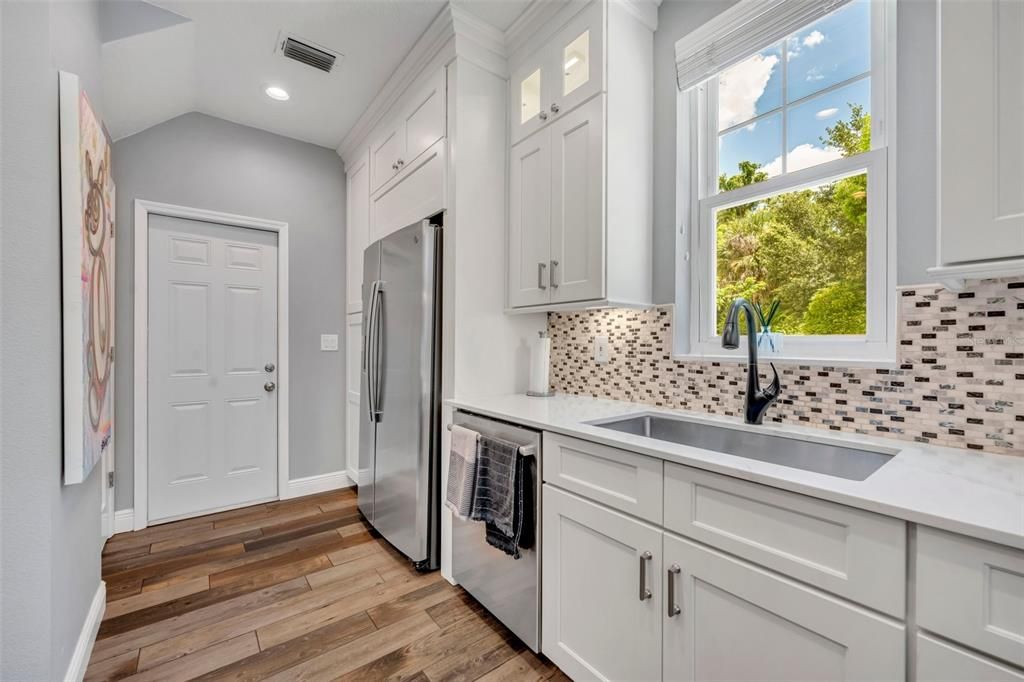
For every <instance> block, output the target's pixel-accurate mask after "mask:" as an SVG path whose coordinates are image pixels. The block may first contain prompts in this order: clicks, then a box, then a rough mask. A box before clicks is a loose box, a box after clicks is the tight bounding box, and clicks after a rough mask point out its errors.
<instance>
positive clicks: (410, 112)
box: [370, 69, 445, 193]
mask: <svg viewBox="0 0 1024 682" xmlns="http://www.w3.org/2000/svg"><path fill="white" fill-rule="evenodd" d="M444 83H445V78H444V69H438V70H437V72H436V73H433V74H430V76H429V78H427V79H426V80H425V81H424V82H423V84H422V85H420V87H419V88H418V89H413V90H410V92H409V93H408V94H407V95H405V97H404V99H403V100H402V102H401V103H400V104H399V105H398V107H397V114H396V115H395V117H394V118H393V119H392V120H391V123H390V125H385V126H383V127H382V128H381V130H380V132H379V133H378V134H377V136H376V137H375V138H374V141H373V142H372V143H371V144H370V163H371V168H372V175H373V183H372V186H371V191H372V192H374V193H375V192H377V190H379V189H380V188H381V187H382V186H383V185H384V184H385V183H386V182H388V181H389V180H391V179H392V178H394V177H396V176H398V175H401V174H402V173H403V172H405V171H406V170H407V169H408V168H410V167H411V165H412V163H413V162H414V161H415V160H416V158H417V157H419V155H420V154H422V153H423V152H425V151H427V150H428V149H430V148H431V147H432V146H433V145H434V143H435V142H437V141H438V140H440V139H441V138H443V137H444V135H445V91H444Z"/></svg>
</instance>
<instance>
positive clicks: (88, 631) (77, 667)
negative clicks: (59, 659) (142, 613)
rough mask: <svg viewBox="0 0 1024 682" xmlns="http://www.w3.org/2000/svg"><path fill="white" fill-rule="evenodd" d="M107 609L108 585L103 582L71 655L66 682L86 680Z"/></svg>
mask: <svg viewBox="0 0 1024 682" xmlns="http://www.w3.org/2000/svg"><path fill="white" fill-rule="evenodd" d="M106 608H107V584H106V583H105V582H103V581H102V580H101V581H100V586H99V587H97V588H96V594H94V595H93V596H92V604H91V605H90V606H89V613H88V614H86V616H85V622H84V623H82V631H81V632H80V633H79V635H78V643H77V644H75V651H74V652H73V653H72V654H71V662H70V663H68V670H67V672H66V673H65V674H64V682H82V680H83V679H85V669H86V667H88V665H89V656H91V655H92V645H93V643H94V642H95V641H96V633H97V632H99V629H100V621H101V620H103V611H104V610H105V609H106Z"/></svg>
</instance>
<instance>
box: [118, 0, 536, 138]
mask: <svg viewBox="0 0 1024 682" xmlns="http://www.w3.org/2000/svg"><path fill="white" fill-rule="evenodd" d="M457 1H458V2H459V4H460V5H461V6H462V7H465V8H466V9H468V10H469V11H471V12H473V13H474V14H476V15H477V16H478V17H479V18H481V19H483V20H484V21H486V22H488V23H490V24H492V25H494V26H496V27H497V28H499V29H502V30H504V29H505V28H506V27H507V26H508V25H509V24H511V23H512V21H513V20H514V19H515V18H516V17H518V16H519V14H521V13H522V11H523V10H524V9H525V8H526V6H527V5H528V4H529V3H530V1H531V0H457ZM444 4H445V0H260V1H253V0H248V1H244V2H241V1H239V0H154V2H152V5H156V6H157V8H160V9H163V10H167V11H169V12H173V13H175V14H177V15H180V16H181V17H185V18H186V19H188V20H189V21H184V22H182V21H180V20H176V19H174V18H169V19H168V20H161V19H160V18H159V17H156V18H154V17H153V16H152V14H153V13H154V12H155V13H159V9H157V8H152V7H150V8H141V10H145V11H141V10H140V8H139V7H138V6H139V5H146V3H143V2H140V0H128V1H127V2H125V1H123V0H120V1H118V2H116V3H115V4H113V5H112V7H113V8H114V9H113V10H112V11H111V14H112V15H118V16H120V23H119V25H118V26H117V27H116V29H111V30H110V31H107V32H106V34H107V35H113V36H125V37H118V38H117V39H115V40H111V41H110V42H106V43H104V45H103V97H104V112H105V117H106V123H107V127H108V128H109V130H110V133H111V135H112V136H113V138H114V139H115V140H117V139H121V138H123V137H127V136H129V135H133V134H135V133H137V132H140V131H142V130H145V129H146V128H149V127H151V126H154V125H156V124H158V123H162V122H164V121H167V120H169V119H171V118H174V117H175V116H178V115H180V114H183V113H186V112H189V111H200V112H202V113H205V114H210V115H212V116H217V117H220V118H223V119H227V120H229V121H235V122H237V123H242V124H244V125H248V126H253V127H255V128H261V129H263V130H267V131H270V132H273V133H277V134H280V135H285V136H287V137H292V138H295V139H298V140H303V141H306V142H312V143H314V144H318V145H322V146H325V147H330V148H335V147H337V146H338V144H339V143H340V142H341V140H342V139H343V138H344V136H345V134H346V133H347V132H348V131H349V129H350V128H351V127H352V126H353V125H354V124H355V122H356V120H357V119H358V118H359V116H360V114H362V112H363V111H364V110H365V109H366V107H367V106H368V105H369V104H370V102H371V101H372V99H373V97H374V96H375V95H376V94H377V92H378V91H379V90H380V88H381V87H382V86H383V85H384V83H385V82H386V81H387V79H388V77H389V76H390V75H391V73H392V72H393V71H394V69H395V68H396V67H397V66H398V64H399V63H400V62H401V60H402V58H403V57H404V56H405V55H406V53H407V52H408V51H409V49H410V48H412V46H413V44H414V43H415V42H416V40H417V38H419V36H420V35H421V34H422V33H423V31H424V30H425V29H426V28H427V26H428V25H429V24H430V22H431V21H432V20H433V19H434V17H435V16H436V15H437V13H438V12H439V11H440V10H441V8H442V7H443V6H444ZM130 5H134V6H135V8H134V9H133V10H132V12H133V14H132V15H131V17H129V18H127V19H126V18H125V17H124V16H123V9H124V8H127V7H129V6H130ZM118 13H120V15H119V14H118ZM141 16H145V20H142V19H136V17H141ZM111 21H113V19H111ZM133 22H134V23H135V24H136V25H137V26H138V27H139V28H138V30H139V31H143V32H141V33H137V34H135V35H131V31H130V30H129V29H126V28H125V27H126V25H130V24H132V23H133ZM154 27H155V28H154ZM282 30H283V31H285V32H288V33H291V34H293V35H297V36H300V37H303V38H306V39H308V40H311V41H313V42H315V43H318V44H320V45H323V46H325V47H327V48H330V49H332V50H334V51H336V52H340V53H341V54H343V55H344V57H343V58H341V59H339V60H338V62H337V63H336V64H335V66H334V69H333V70H332V71H331V73H323V72H321V71H318V70H316V69H313V68H310V67H308V66H305V65H303V64H300V63H298V62H295V61H292V60H289V59H285V58H284V57H282V56H281V55H280V53H279V52H275V46H276V44H277V41H278V35H279V33H280V32H281V31H282ZM271 84H273V85H279V86H281V87H284V88H285V89H286V90H287V91H288V92H289V93H290V94H291V99H290V100H289V101H287V102H277V101H274V100H271V99H270V98H269V97H267V96H266V95H265V94H264V92H263V90H264V88H266V87H267V86H268V85H271Z"/></svg>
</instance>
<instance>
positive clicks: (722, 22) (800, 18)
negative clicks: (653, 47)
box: [676, 0, 851, 90]
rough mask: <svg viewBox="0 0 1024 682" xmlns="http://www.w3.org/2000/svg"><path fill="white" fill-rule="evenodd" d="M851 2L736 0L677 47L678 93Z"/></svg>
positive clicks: (848, 0)
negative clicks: (735, 2) (736, 0)
mask: <svg viewBox="0 0 1024 682" xmlns="http://www.w3.org/2000/svg"><path fill="white" fill-rule="evenodd" d="M850 1H851V0H740V2H739V3H737V4H735V5H733V6H732V7H730V8H729V9H727V10H725V11H724V12H722V13H721V14H719V15H718V16H716V17H715V18H714V19H712V20H711V21H708V22H707V23H705V24H704V25H703V26H701V27H700V28H698V29H696V30H694V31H692V32H691V33H689V34H687V35H685V36H683V37H682V38H680V39H679V40H678V41H677V42H676V79H677V81H678V84H679V89H680V90H687V89H689V88H692V87H693V86H695V85H699V84H700V83H703V82H704V81H706V80H707V79H709V78H711V77H712V76H714V75H715V74H717V73H720V72H722V71H724V70H725V69H727V68H729V67H730V66H732V65H733V64H735V63H737V62H739V61H742V60H743V59H745V58H746V57H749V56H750V55H751V54H753V53H755V52H757V51H758V50H761V49H763V48H765V47H768V46H769V45H772V44H773V43H777V42H778V41H780V40H782V39H783V38H785V37H786V36H787V35H789V34H790V33H793V32H794V31H797V30H799V29H801V28H803V27H804V26H806V25H808V24H810V23H812V22H814V21H815V20H817V19H820V18H821V17H823V16H825V15H826V14H829V13H831V12H833V11H835V10H837V9H839V8H840V7H842V6H843V5H845V4H846V3H848V2H850Z"/></svg>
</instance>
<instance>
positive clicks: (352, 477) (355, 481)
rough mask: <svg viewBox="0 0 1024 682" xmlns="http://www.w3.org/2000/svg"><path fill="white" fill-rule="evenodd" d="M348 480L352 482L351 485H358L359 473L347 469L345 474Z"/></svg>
mask: <svg viewBox="0 0 1024 682" xmlns="http://www.w3.org/2000/svg"><path fill="white" fill-rule="evenodd" d="M345 473H347V474H348V480H350V481H352V485H356V486H357V485H359V472H358V471H356V470H355V469H349V470H348V471H347V472H345Z"/></svg>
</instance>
